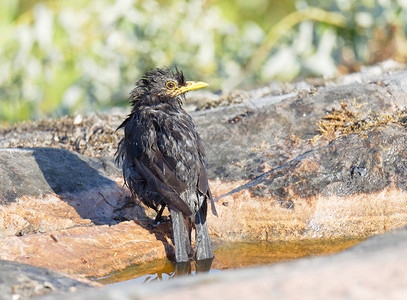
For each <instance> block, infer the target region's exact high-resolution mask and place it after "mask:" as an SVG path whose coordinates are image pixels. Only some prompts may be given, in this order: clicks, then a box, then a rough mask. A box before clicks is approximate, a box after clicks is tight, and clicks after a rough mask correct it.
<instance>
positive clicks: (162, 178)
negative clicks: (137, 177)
mask: <svg viewBox="0 0 407 300" xmlns="http://www.w3.org/2000/svg"><path fill="white" fill-rule="evenodd" d="M133 163H134V166H135V168H137V170H138V171H139V172H140V173H141V174H142V176H143V177H144V179H145V180H146V181H147V182H148V184H149V185H150V186H151V187H152V188H153V189H154V190H155V191H156V192H157V193H158V194H160V195H161V196H163V198H164V199H165V203H166V204H167V205H168V206H169V207H170V208H176V209H178V210H180V211H181V212H182V213H183V214H185V215H187V216H190V215H192V211H191V209H190V208H189V206H188V205H187V204H186V203H185V202H184V201H183V200H182V199H181V198H180V196H179V193H178V192H177V191H174V189H173V186H178V187H179V186H180V185H179V183H178V185H177V184H175V185H173V186H170V185H169V184H168V181H170V182H173V176H175V174H170V172H166V174H165V175H164V174H163V173H162V172H161V171H160V169H159V168H158V167H157V165H156V164H154V163H151V161H150V160H148V159H146V158H145V157H143V158H142V159H141V160H139V159H137V158H135V159H133Z"/></svg>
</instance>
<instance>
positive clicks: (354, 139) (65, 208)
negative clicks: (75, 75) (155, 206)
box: [0, 71, 407, 276]
mask: <svg viewBox="0 0 407 300" xmlns="http://www.w3.org/2000/svg"><path fill="white" fill-rule="evenodd" d="M406 83H407V71H400V72H396V73H389V74H385V75H381V76H379V77H376V78H370V77H369V78H367V79H364V80H362V82H358V83H351V84H345V85H343V84H338V85H333V84H331V85H326V86H320V87H312V86H306V89H305V90H303V91H294V92H292V93H290V94H287V95H280V96H262V97H261V98H255V99H248V100H246V101H243V102H241V103H238V104H233V105H229V106H219V107H216V108H213V109H210V110H206V111H198V112H193V113H191V114H192V117H193V118H194V120H195V122H196V124H197V127H198V131H199V132H200V134H201V137H202V139H203V141H204V143H205V146H206V150H207V159H206V160H207V162H208V166H209V173H210V177H211V178H212V180H211V182H210V184H211V187H212V190H213V193H214V195H215V197H217V199H218V200H217V204H218V205H217V209H218V213H219V217H218V218H216V217H214V216H212V215H210V216H209V218H208V223H209V231H210V234H211V235H212V236H214V237H215V236H216V237H219V238H221V239H222V240H229V241H242V240H256V241H258V240H263V241H275V240H285V241H287V240H288V241H289V240H298V239H309V238H338V237H366V236H369V235H373V234H378V233H383V232H385V231H388V230H391V229H395V228H399V227H401V226H403V225H405V224H407V209H406V208H407V191H406V187H407V185H406V181H405V178H406V176H407V171H406V170H407V169H406V168H407V163H406V157H407V150H406V149H407V147H406V142H407V134H406V127H405V126H406V124H405V123H406V120H407V116H406V117H405V119H403V116H404V115H403V113H399V112H400V109H401V108H403V107H406V106H407V89H406V88H405V86H407V85H406ZM341 102H345V103H347V105H348V106H349V107H352V109H353V112H350V111H344V112H343V114H348V117H349V115H350V116H353V117H354V118H355V120H356V123H355V124H356V125H357V124H362V125H364V126H365V125H366V123H368V122H371V123H372V122H373V121H372V120H376V119H377V118H376V116H377V115H379V114H386V116H387V119H386V120H387V121H386V122H384V121H383V122H382V121H380V122H382V123H380V122H378V123H377V124H375V125H374V126H372V127H370V128H369V129H368V130H360V131H358V132H355V133H351V134H346V135H344V134H342V133H340V131H341V130H343V128H345V127H347V126H350V125H349V124H347V123H344V124H342V127H339V129H338V130H337V131H335V132H331V135H330V136H321V138H320V139H319V140H317V141H316V142H315V143H311V142H310V141H309V140H310V139H313V138H314V137H315V136H316V135H318V134H319V133H320V131H318V125H316V123H318V122H320V121H321V120H322V119H323V118H324V117H325V116H326V115H327V112H330V113H331V115H332V113H333V112H340V111H341V109H343V104H341ZM362 104H363V105H362ZM396 113H399V114H398V116H401V117H400V118H398V119H397V120H396V119H395V118H391V117H390V116H393V115H395V114H396ZM386 116H385V115H383V118H386ZM123 117H124V116H122V117H111V116H87V117H78V116H77V117H75V118H63V119H61V120H53V121H42V122H38V123H26V124H22V125H21V127H19V126H18V125H16V126H11V127H9V128H4V129H1V130H0V133H1V135H0V136H1V138H0V147H4V148H8V147H16V146H17V147H27V146H30V147H37V148H22V149H1V150H0V170H1V171H0V202H1V206H0V259H7V260H14V261H19V262H24V263H29V264H32V265H36V266H45V267H47V268H50V269H53V270H60V271H63V272H66V273H70V274H76V275H80V276H102V275H105V274H108V273H111V272H112V271H114V270H118V269H122V268H124V267H126V266H128V265H130V264H134V263H140V262H145V261H149V260H154V259H157V258H161V257H165V256H166V255H171V254H172V251H173V248H172V245H171V241H170V230H169V229H170V226H169V223H164V224H161V225H160V226H158V227H154V226H152V220H151V219H152V218H153V217H154V215H155V214H154V212H153V211H151V210H149V209H147V208H146V207H144V206H142V205H141V204H140V203H138V202H137V201H133V200H132V199H131V197H130V194H129V192H128V190H127V189H126V188H125V187H123V180H122V178H121V173H120V171H119V169H118V168H117V167H116V166H115V165H114V162H113V156H114V152H115V147H116V145H115V144H117V141H118V140H119V139H120V137H121V134H122V133H121V132H115V128H116V127H117V125H118V124H119V122H120V119H122V118H123ZM334 121H338V120H334ZM376 121H377V120H376ZM376 121H375V122H376ZM358 122H359V123H358ZM320 126H321V125H320ZM341 128H342V129H341ZM374 129H375V130H374ZM335 135H337V136H335ZM332 136H333V138H332ZM98 137H100V139H98ZM331 140H332V141H331ZM50 146H52V147H56V148H64V149H70V150H73V151H77V152H80V153H84V154H88V155H103V156H104V157H88V156H85V155H81V154H78V153H76V152H73V151H68V150H63V149H56V148H50Z"/></svg>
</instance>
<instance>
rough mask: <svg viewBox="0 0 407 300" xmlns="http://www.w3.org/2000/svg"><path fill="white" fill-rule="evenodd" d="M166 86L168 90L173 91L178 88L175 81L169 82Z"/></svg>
mask: <svg viewBox="0 0 407 300" xmlns="http://www.w3.org/2000/svg"><path fill="white" fill-rule="evenodd" d="M165 86H166V87H167V89H169V90H173V89H175V87H176V86H177V85H176V84H175V82H174V81H168V82H167V83H166V84H165Z"/></svg>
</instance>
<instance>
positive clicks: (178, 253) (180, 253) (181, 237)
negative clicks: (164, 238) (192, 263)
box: [170, 209, 191, 262]
mask: <svg viewBox="0 0 407 300" xmlns="http://www.w3.org/2000/svg"><path fill="white" fill-rule="evenodd" d="M170 213H171V220H172V230H173V233H174V246H175V259H176V261H177V262H186V261H189V254H190V253H191V240H190V238H189V233H188V232H187V228H186V224H185V219H184V215H183V214H182V212H180V211H175V210H172V209H170Z"/></svg>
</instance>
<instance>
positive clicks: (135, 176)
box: [116, 68, 216, 262]
mask: <svg viewBox="0 0 407 300" xmlns="http://www.w3.org/2000/svg"><path fill="white" fill-rule="evenodd" d="M205 86H208V84H207V83H205V82H195V81H185V78H184V75H183V73H182V72H180V71H179V70H178V69H175V70H172V69H170V68H161V69H158V68H157V69H154V70H151V71H150V72H147V73H146V74H145V75H144V76H143V77H142V78H141V79H140V80H139V81H137V83H136V87H135V88H134V89H133V91H132V92H131V93H130V102H131V104H132V106H133V108H132V111H131V113H130V114H129V116H128V117H127V119H126V120H125V121H124V122H123V123H122V124H121V125H120V126H119V128H124V138H123V139H122V140H121V141H120V143H119V147H118V151H117V153H116V160H117V161H118V162H119V163H120V162H121V163H122V168H123V176H124V179H125V182H126V184H127V185H128V187H129V189H130V190H131V192H132V194H133V196H135V197H138V198H139V199H140V200H141V201H142V202H143V203H144V204H146V205H147V206H149V207H151V208H152V209H154V210H155V211H156V212H157V218H156V220H159V219H160V217H161V214H162V212H163V210H164V208H165V206H168V209H169V211H170V213H171V220H172V228H173V233H174V244H175V257H176V261H177V262H186V261H189V260H190V258H191V257H192V256H194V258H195V259H196V260H203V259H210V258H213V256H214V255H213V251H212V246H211V242H210V239H209V235H208V229H207V225H206V215H207V200H210V201H211V205H212V206H211V207H212V212H213V213H214V214H215V215H216V210H215V207H214V204H213V198H212V194H211V191H210V189H209V186H208V175H207V171H206V168H205V162H204V149H203V147H202V144H201V141H200V139H199V136H198V133H197V131H196V128H195V125H194V123H193V121H192V118H191V117H190V116H189V115H188V114H187V113H186V111H185V110H184V109H183V108H182V103H183V101H184V100H185V92H187V91H190V90H194V89H199V88H203V87H205ZM119 128H118V129H119ZM192 222H193V223H195V241H196V243H195V254H193V253H192V248H191V226H192Z"/></svg>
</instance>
